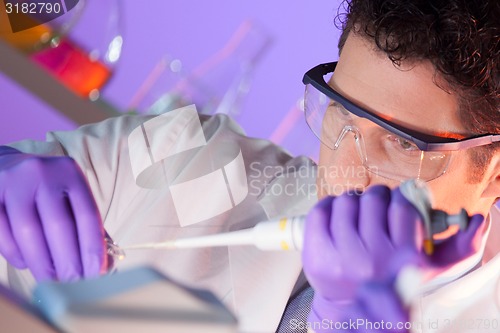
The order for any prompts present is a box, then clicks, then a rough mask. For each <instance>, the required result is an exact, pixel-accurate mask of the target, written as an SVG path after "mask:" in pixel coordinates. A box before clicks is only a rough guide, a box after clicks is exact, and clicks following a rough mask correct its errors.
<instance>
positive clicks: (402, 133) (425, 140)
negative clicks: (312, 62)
mask: <svg viewBox="0 0 500 333" xmlns="http://www.w3.org/2000/svg"><path fill="white" fill-rule="evenodd" d="M336 65H337V63H336V62H332V63H327V64H321V65H318V66H316V67H314V68H312V69H311V70H309V71H308V72H307V73H306V74H305V75H304V78H303V83H304V84H305V85H306V92H305V116H306V121H307V123H308V125H309V127H310V128H311V130H312V131H313V132H314V134H315V135H316V136H317V137H318V138H319V139H320V140H321V141H322V142H323V144H325V145H326V146H328V147H329V148H330V149H333V150H337V149H338V148H339V146H340V143H341V142H342V141H343V140H344V138H345V137H346V136H348V135H349V134H352V135H353V137H354V139H355V142H356V150H357V153H358V155H359V158H360V159H361V162H362V163H363V165H364V166H365V167H366V169H368V170H369V171H371V172H373V173H376V174H378V175H381V176H383V177H386V178H390V179H396V180H400V181H402V180H405V179H408V178H418V179H422V180H424V181H428V180H432V179H434V178H436V177H439V176H440V175H442V174H443V173H444V172H445V171H446V168H447V166H448V163H449V160H450V156H451V155H452V152H453V151H457V150H463V149H468V148H472V147H478V146H483V145H487V144H491V143H493V142H498V141H500V135H492V134H484V135H478V136H474V137H470V138H465V139H455V138H450V137H441V136H434V135H428V134H424V133H420V132H417V131H415V130H412V129H409V128H405V127H403V126H401V125H398V124H395V123H393V122H391V121H389V120H387V119H384V118H382V117H381V116H379V115H377V114H375V113H373V112H370V111H368V110H365V109H363V108H362V107H360V106H358V105H356V104H355V103H353V102H351V101H350V100H349V99H347V98H346V97H344V96H342V95H341V94H340V93H338V92H337V91H335V90H334V89H332V87H330V86H329V85H328V84H327V81H326V80H325V76H326V75H328V74H330V73H333V72H334V71H335V67H336ZM366 121H369V122H370V123H372V125H373V124H375V125H377V126H362V125H361V124H362V123H363V122H366ZM366 128H369V130H368V129H366Z"/></svg>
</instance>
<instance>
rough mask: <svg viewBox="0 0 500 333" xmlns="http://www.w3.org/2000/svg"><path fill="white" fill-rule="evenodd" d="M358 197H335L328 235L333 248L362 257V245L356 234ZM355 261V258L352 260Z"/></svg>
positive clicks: (351, 195)
mask: <svg viewBox="0 0 500 333" xmlns="http://www.w3.org/2000/svg"><path fill="white" fill-rule="evenodd" d="M358 218H359V196H358V195H356V194H354V193H344V194H342V195H341V196H339V197H336V198H335V200H334V201H333V204H332V218H331V222H330V233H331V237H332V239H333V243H334V245H335V248H336V249H337V250H338V251H339V252H340V253H344V254H346V255H347V254H348V253H349V254H350V255H354V256H355V255H362V254H364V253H365V249H364V245H363V243H362V242H361V239H360V237H359V233H358ZM353 260H356V258H353Z"/></svg>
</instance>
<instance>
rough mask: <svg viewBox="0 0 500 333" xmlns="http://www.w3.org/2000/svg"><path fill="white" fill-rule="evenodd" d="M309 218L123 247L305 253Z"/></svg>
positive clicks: (291, 219) (292, 218)
mask: <svg viewBox="0 0 500 333" xmlns="http://www.w3.org/2000/svg"><path fill="white" fill-rule="evenodd" d="M304 224H305V216H294V217H285V218H282V219H279V220H274V221H265V222H260V223H258V224H257V225H255V227H253V228H249V229H243V230H238V231H232V232H227V233H221V234H215V235H207V236H200V237H191V238H181V239H176V240H171V241H166V242H160V243H144V244H137V245H133V246H129V247H125V248H123V249H124V250H133V249H148V248H151V249H162V248H163V249H183V248H200V247H214V246H230V245H254V246H256V247H257V248H258V249H261V250H299V251H300V250H301V249H302V244H303V241H304Z"/></svg>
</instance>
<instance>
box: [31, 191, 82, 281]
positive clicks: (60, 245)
mask: <svg viewBox="0 0 500 333" xmlns="http://www.w3.org/2000/svg"><path fill="white" fill-rule="evenodd" d="M36 205H37V209H38V213H39V216H40V220H41V222H42V225H43V229H44V233H45V237H46V240H47V245H48V247H49V250H50V253H51V257H52V260H53V263H54V267H55V269H56V274H57V278H58V280H60V281H75V280H77V279H79V278H80V277H81V276H82V264H81V260H80V249H79V244H78V235H77V232H76V226H75V221H74V218H73V213H72V211H71V206H70V203H69V200H68V198H67V196H66V194H65V193H64V192H63V191H62V190H61V189H60V188H55V189H54V188H48V186H43V185H42V186H41V187H40V188H39V189H38V191H37V201H36Z"/></svg>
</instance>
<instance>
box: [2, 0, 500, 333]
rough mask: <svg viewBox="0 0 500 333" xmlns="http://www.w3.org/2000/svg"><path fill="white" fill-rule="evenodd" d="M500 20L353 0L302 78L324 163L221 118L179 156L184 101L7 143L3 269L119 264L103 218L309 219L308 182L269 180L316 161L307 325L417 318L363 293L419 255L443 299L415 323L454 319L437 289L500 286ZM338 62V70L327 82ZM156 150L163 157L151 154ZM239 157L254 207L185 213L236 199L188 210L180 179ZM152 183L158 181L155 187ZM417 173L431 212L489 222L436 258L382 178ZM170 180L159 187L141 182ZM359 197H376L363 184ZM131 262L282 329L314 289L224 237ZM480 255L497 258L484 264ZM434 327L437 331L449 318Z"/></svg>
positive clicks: (120, 237)
mask: <svg viewBox="0 0 500 333" xmlns="http://www.w3.org/2000/svg"><path fill="white" fill-rule="evenodd" d="M497 17H498V4H497V3H496V2H493V1H492V2H479V1H477V3H475V2H467V3H465V2H462V1H448V2H446V3H443V4H435V3H427V2H416V1H415V2H411V3H409V2H408V1H392V2H386V1H356V0H355V1H351V2H350V4H349V14H348V16H347V21H346V23H345V28H344V33H343V36H342V38H341V41H340V46H341V47H340V48H341V55H340V58H339V61H338V63H337V64H336V65H335V64H329V65H324V66H320V67H318V68H316V69H315V70H314V71H313V72H310V73H309V74H311V75H310V76H309V79H307V81H306V83H307V84H308V85H307V90H306V98H305V102H306V117H307V120H308V122H309V124H310V126H311V128H312V129H313V131H315V133H316V135H318V136H319V138H320V139H321V141H322V149H321V153H320V160H319V166H318V168H316V169H315V168H313V167H312V165H311V163H310V162H309V161H307V160H306V159H304V158H295V159H292V158H290V157H289V156H288V155H287V154H286V153H284V152H283V151H281V150H280V149H279V148H278V147H275V146H273V145H271V144H270V143H269V142H265V141H262V140H255V139H248V138H245V137H244V136H243V135H242V133H241V131H240V130H239V129H238V128H237V127H236V126H235V125H234V124H233V123H231V122H230V121H229V120H228V119H227V118H225V117H223V116H216V117H213V118H206V117H200V122H199V126H200V128H202V130H203V134H204V137H205V139H206V142H205V141H203V140H202V141H203V142H202V144H199V145H195V146H193V147H194V148H196V149H194V150H191V151H189V152H184V151H186V149H185V147H184V146H185V143H186V142H190V140H191V139H192V138H193V137H196V136H197V130H196V128H198V125H197V124H196V121H194V122H193V117H192V113H190V111H192V110H189V109H185V110H181V111H182V112H174V113H172V114H166V115H165V116H164V117H163V118H158V119H159V120H157V121H156V120H153V119H151V118H137V117H120V118H118V119H113V120H108V121H105V122H103V123H100V124H96V125H91V126H85V127H83V128H81V129H79V130H77V131H74V132H71V133H52V134H50V135H49V140H48V142H46V143H39V142H21V143H16V144H12V145H11V147H13V148H16V149H17V150H15V149H12V148H11V147H3V148H2V151H0V154H1V155H0V169H1V170H2V172H1V173H0V189H1V191H2V194H3V195H2V197H1V198H2V204H1V205H0V207H1V209H0V237H1V241H0V252H1V253H2V255H3V256H4V257H5V258H6V261H7V262H8V263H9V264H10V265H11V266H9V267H5V269H2V273H3V281H7V282H8V283H9V284H10V285H11V286H13V288H16V289H18V290H20V289H23V288H24V289H25V290H26V288H27V287H28V286H29V283H28V281H27V279H29V277H28V276H26V275H29V274H26V272H24V273H22V272H19V271H17V270H16V269H14V268H13V267H12V266H14V267H16V268H29V270H30V271H31V272H32V273H33V275H34V276H35V278H37V279H39V280H43V279H54V278H57V279H60V280H73V279H78V278H81V277H92V276H96V275H98V274H99V271H102V270H105V267H106V262H105V261H106V260H105V256H104V247H105V243H104V241H103V235H104V231H103V227H102V226H103V224H104V228H106V230H107V232H108V233H109V234H110V235H111V236H112V237H113V238H114V239H115V241H117V242H118V243H120V244H132V243H139V242H143V241H161V240H164V239H166V238H174V237H184V236H193V235H201V234H210V233H216V232H222V231H227V230H234V229H240V228H244V227H249V226H252V225H254V224H255V223H256V222H257V221H259V220H263V219H270V218H275V217H280V216H284V215H296V214H306V213H307V212H309V211H310V209H311V207H312V206H313V205H314V203H315V201H316V200H314V198H312V197H311V193H306V194H305V195H303V194H301V193H299V191H297V192H296V193H295V194H296V195H293V196H292V195H289V194H287V193H285V194H283V193H278V192H277V191H272V190H269V189H273V188H282V189H286V188H288V187H287V186H288V185H289V184H295V185H297V184H296V181H297V180H299V181H300V182H301V183H300V184H298V186H297V188H301V187H300V186H301V185H303V184H306V185H308V186H309V185H311V184H314V179H312V178H314V177H309V176H311V174H312V172H310V173H307V175H306V176H304V175H303V174H301V172H300V171H301V170H303V169H304V168H305V170H315V171H314V172H317V177H316V184H317V188H318V193H319V197H320V198H324V199H323V200H321V201H320V202H319V203H318V204H317V205H316V206H315V207H314V208H313V209H312V210H311V211H310V214H309V215H308V219H307V224H306V225H307V228H306V235H305V242H304V252H303V255H302V261H303V264H304V271H305V273H306V275H307V278H308V280H309V282H310V284H311V285H312V287H313V288H314V289H315V294H314V300H313V303H312V311H311V314H310V316H309V320H310V324H311V325H310V326H311V328H312V329H313V330H316V331H320V330H333V329H335V327H333V328H332V327H331V326H328V325H327V327H322V326H321V325H320V326H318V325H314V323H318V322H322V321H323V319H327V320H330V321H332V322H340V321H342V320H345V319H347V318H360V314H362V315H365V314H366V315H367V316H368V315H369V316H370V317H371V318H375V319H377V318H379V319H380V318H381V319H384V317H383V316H384V315H390V314H391V313H392V314H395V313H396V312H398V311H399V312H398V314H401V313H403V314H404V311H401V310H402V309H401V306H400V305H399V303H398V302H399V301H398V300H397V298H394V297H392V298H391V302H390V303H391V304H392V305H394V306H393V309H394V310H393V311H392V312H391V313H385V314H384V313H383V314H382V316H380V314H377V313H375V312H374V310H377V307H376V306H373V304H372V306H365V305H366V304H367V302H365V301H366V300H367V299H370V297H371V296H373V293H372V294H370V293H369V295H371V296H369V297H365V296H363V294H362V293H361V295H360V294H359V293H360V290H361V291H362V290H366V289H364V288H365V287H366V286H367V285H368V286H370V281H373V280H377V281H378V280H382V281H387V280H388V279H389V287H388V288H385V289H384V288H383V290H384V293H383V295H389V296H394V295H393V291H392V287H391V286H392V284H391V283H392V279H393V275H394V274H396V273H397V272H398V271H399V268H400V267H401V266H403V265H404V264H406V263H407V262H411V263H413V262H415V261H416V262H422V261H424V262H425V264H421V265H424V266H425V267H429V266H431V265H432V266H438V267H441V268H446V269H445V270H444V271H442V272H440V274H439V275H438V276H437V277H435V278H434V279H433V280H431V282H430V283H429V284H428V285H427V288H428V289H427V290H426V292H428V293H430V294H429V296H427V297H425V298H423V299H422V301H421V304H422V305H423V306H422V307H421V309H416V310H421V311H420V312H421V314H418V313H417V314H416V315H415V316H420V317H418V318H419V320H421V321H422V322H424V321H425V320H435V319H436V318H437V319H438V320H439V319H442V320H449V321H450V322H451V321H452V320H454V319H455V318H457V317H458V316H461V315H463V313H465V311H466V309H467V307H466V306H465V305H464V304H465V303H466V300H464V301H463V302H458V304H457V306H456V307H452V308H453V309H455V310H456V311H455V312H453V311H452V310H449V309H448V308H445V307H442V306H441V304H440V302H439V300H440V299H445V298H444V297H445V296H448V295H449V294H452V292H451V291H450V286H451V287H453V286H454V285H460V286H461V287H462V281H467V280H466V279H468V278H472V280H474V279H481V278H484V276H483V275H481V274H482V273H483V272H485V273H487V274H488V276H489V277H491V279H492V280H493V281H498V276H500V272H498V269H497V270H496V271H495V268H496V267H498V266H499V264H498V260H499V259H498V258H499V257H498V256H496V257H495V255H496V254H497V253H498V251H499V249H498V248H495V245H496V244H498V242H496V243H495V242H494V240H495V238H494V237H497V236H496V235H498V234H499V233H498V232H497V231H496V230H498V225H497V223H498V219H497V218H495V214H496V212H495V211H494V208H493V210H492V211H491V213H490V209H492V206H493V204H494V203H495V201H496V198H497V197H498V196H499V193H500V168H499V166H498V163H499V161H500V154H499V153H498V151H497V145H496V144H494V143H492V141H495V140H497V141H498V136H495V135H496V134H498V133H499V131H498V124H499V120H500V115H499V113H498V52H499V51H498V30H499V28H498V22H497V19H496V18H497ZM329 72H333V75H332V77H331V79H330V80H329V81H328V82H322V81H321V79H322V78H323V74H327V73H329ZM314 73H316V74H314ZM318 73H319V74H318ZM318 89H319V90H318ZM332 91H333V92H332ZM325 95H326V96H327V98H325V97H324V96H325ZM325 102H326V103H325ZM155 119H156V118H155ZM151 121H156V122H154V123H152V122H151ZM153 127H154V131H153V129H152V128H153ZM137 129H138V130H139V131H138V132H134V131H137ZM186 129H189V130H186ZM133 133H140V135H139V137H141V135H143V136H144V137H143V139H144V141H145V142H147V145H145V146H147V147H148V149H147V150H145V151H146V153H144V151H141V150H140V148H134V147H136V146H140V147H142V146H141V145H139V144H137V145H136V142H137V141H136V140H131V139H130V138H131V135H133ZM486 134H491V135H492V136H491V137H490V136H488V135H486ZM471 137H479V138H478V139H470V138H471ZM126 138H128V139H129V140H128V141H127V140H126ZM141 140H142V139H141ZM157 142H161V143H162V145H160V146H162V147H163V146H167V148H165V150H166V152H163V151H162V154H160V153H158V152H157V151H155V150H154V149H155V148H154V147H155V145H156V144H157ZM151 147H153V148H151ZM181 148H182V149H181ZM160 150H161V149H160ZM20 151H22V152H23V153H20ZM181 152H182V154H181ZM148 153H150V154H148ZM156 153H158V154H157V155H158V156H157V155H156ZM240 153H241V155H240ZM179 154H180V155H179ZM160 155H161V156H160ZM61 156H62V157H61ZM66 156H70V157H71V158H68V157H66ZM144 156H147V157H146V160H147V159H148V158H150V159H151V161H149V162H144ZM238 156H242V159H243V160H244V162H245V165H246V168H244V170H241V169H239V173H238V172H236V173H237V174H239V176H241V175H243V174H244V175H245V176H246V179H247V181H248V184H247V185H248V186H247V190H248V191H247V196H246V197H245V198H244V200H243V201H241V202H240V201H238V200H235V198H234V196H232V201H231V200H230V201H229V202H230V203H233V205H232V206H233V207H234V208H232V209H229V210H226V211H222V212H221V213H220V214H217V215H210V217H209V218H207V219H205V220H200V221H195V222H193V221H194V220H192V221H191V222H189V223H186V222H183V221H184V215H183V214H184V213H181V212H185V211H188V212H189V211H190V210H191V212H192V211H197V210H201V209H203V208H204V207H205V206H210V205H217V203H218V202H220V201H221V200H222V198H225V197H226V196H227V193H226V192H224V191H220V190H219V191H212V190H211V188H210V187H208V188H199V190H198V191H196V192H197V193H193V192H191V196H186V195H185V196H184V201H183V206H182V205H181V206H182V207H181V206H179V205H178V202H177V201H176V199H175V198H176V190H178V189H179V185H182V184H185V183H186V182H188V181H191V180H193V179H195V178H196V177H200V176H202V175H206V174H212V173H214V172H218V170H224V171H221V172H222V173H223V174H224V175H225V177H226V179H227V183H228V184H229V183H231V179H232V178H231V177H229V178H228V175H230V174H231V173H230V172H229V173H228V172H227V169H226V166H228V165H234V163H233V164H231V163H232V162H233V161H237V160H238ZM156 157H161V158H156ZM207 161H209V162H207ZM75 162H76V163H75ZM207 165H208V166H207ZM151 167H153V168H158V170H165V177H164V178H165V179H164V180H163V181H160V180H159V178H158V179H157V178H156V176H155V175H156V173H155V170H153V171H151V169H150V168H151ZM204 168H205V169H204ZM207 168H208V169H207ZM80 170H82V171H83V172H81V171H80ZM137 170H139V171H137ZM156 171H157V170H156ZM314 176H316V174H314ZM141 177H142V178H141ZM144 177H146V178H148V177H149V181H144V182H143V181H142V180H143V178H144ZM236 178H238V177H236ZM409 178H420V179H422V180H424V181H426V182H427V184H428V186H429V187H430V189H431V191H432V196H433V202H434V205H435V207H436V208H439V209H442V210H444V211H446V212H448V213H450V214H454V213H457V212H458V210H459V209H460V208H466V209H467V211H468V212H469V214H470V215H472V214H480V215H483V216H489V218H488V219H487V221H486V223H484V224H482V223H481V220H482V219H481V218H478V217H475V218H473V219H472V220H471V223H470V225H469V227H468V228H467V230H465V231H463V232H459V233H457V234H456V235H455V236H453V237H449V238H447V239H446V241H444V242H443V243H442V244H438V245H436V248H435V251H434V255H433V256H431V257H430V258H426V257H425V255H423V254H422V250H421V244H422V242H421V238H420V237H419V236H418V234H419V230H420V228H421V227H420V224H419V222H418V221H419V216H418V214H417V213H416V211H415V209H414V208H413V207H412V206H411V205H409V204H408V202H407V201H406V200H405V199H404V198H403V197H402V196H401V194H400V193H399V191H398V190H397V189H395V190H392V191H390V190H389V189H388V188H387V187H386V186H388V187H390V188H394V187H396V186H397V185H399V183H400V182H401V181H402V180H405V179H409ZM160 183H161V184H163V185H162V186H157V187H156V188H155V189H151V188H145V187H148V186H149V187H155V185H158V184H160ZM87 184H88V186H89V187H90V191H89V190H88V188H87ZM141 184H142V185H141ZM144 184H147V186H145V185H144ZM211 184H213V183H211ZM240 185H241V183H240ZM373 185H379V186H373ZM382 185H384V186H382ZM229 187H231V186H230V185H229ZM360 190H363V191H365V193H364V194H362V195H360V194H359V192H360ZM345 191H347V193H344V192H345ZM203 192H206V193H209V194H210V197H208V196H207V200H208V199H209V198H210V199H212V200H211V201H210V202H209V203H208V202H196V203H193V198H194V197H195V194H196V195H201V194H200V193H203ZM353 192H354V193H353ZM245 193H246V192H245ZM342 193H344V194H342ZM231 194H234V193H233V192H231ZM327 195H336V196H337V197H335V198H334V197H328V196H327ZM230 196H231V195H230ZM94 199H95V201H94ZM236 202H240V203H238V204H236ZM197 207H198V208H197ZM476 216H479V215H476ZM101 220H102V221H103V223H102V222H101ZM448 236H449V235H447V236H446V237H448ZM401 254H402V255H401ZM471 254H473V255H472V256H470V255H471ZM127 256H128V258H127V259H126V260H125V261H124V263H123V264H124V266H129V265H130V266H131V265H135V264H144V263H150V264H153V265H155V266H158V267H160V268H161V269H162V270H164V271H165V272H166V273H167V274H168V275H172V276H174V277H175V278H178V279H181V280H183V281H187V282H190V283H193V284H195V285H197V286H203V287H206V288H208V289H210V290H212V291H213V292H214V293H215V294H216V295H217V296H218V297H219V298H221V299H222V300H223V301H224V302H225V303H226V304H227V305H228V306H229V307H230V308H231V309H232V310H233V311H235V312H236V314H237V315H238V316H239V318H240V323H241V329H242V330H243V331H248V332H260V331H270V330H273V329H275V328H276V327H277V325H278V323H279V321H280V317H281V315H282V313H283V311H284V308H285V306H286V303H287V299H288V297H289V296H290V293H292V294H293V296H292V298H291V301H290V304H289V306H288V308H287V309H286V310H285V317H283V321H282V322H281V326H280V329H281V328H284V326H287V325H288V324H289V323H287V322H286V319H285V318H289V317H287V312H288V310H289V309H290V308H291V305H292V303H293V301H294V300H295V299H298V298H300V295H301V293H299V292H300V291H301V290H306V289H304V281H303V279H301V278H300V276H299V273H300V271H301V263H300V257H299V256H297V255H296V254H286V253H262V252H259V251H257V250H253V249H247V248H239V247H228V248H222V249H205V250H191V251H184V252H182V251H181V252H178V251H174V252H172V251H171V252H167V251H163V252H152V253H149V252H147V253H128V254H127ZM464 258H466V259H464ZM481 258H482V262H484V267H480V268H478V267H479V266H480V262H481ZM398 261H401V262H398ZM451 264H453V265H452V266H451V267H450V265H451ZM475 268H477V269H476V270H475V271H474V272H473V273H470V274H468V275H466V276H465V277H463V278H461V279H458V278H459V277H461V276H462V275H464V274H466V273H468V272H470V271H472V270H473V269H475ZM388 272H389V273H388ZM457 279H458V280H457ZM454 280H457V281H455V282H452V281H454ZM474 283H475V281H467V285H474ZM384 286H386V284H384ZM443 286H444V287H443ZM495 286H496V284H494V283H493V284H492V286H491V288H490V289H487V293H488V294H489V296H488V297H489V298H488V297H483V298H481V301H480V302H479V301H478V303H477V304H479V303H481V304H482V306H484V309H486V311H485V313H486V314H487V317H488V318H482V319H484V320H490V321H492V320H493V319H494V318H498V310H496V311H497V313H495V306H494V304H495V303H494V299H493V298H492V294H493V292H492V290H493V288H495ZM368 289H370V288H368ZM377 290H378V289H377ZM375 294H376V295H379V296H380V294H377V292H375ZM297 295H298V296H297ZM379 296H377V297H379ZM380 297H383V296H380ZM363 302H364V303H363ZM448 310H449V311H448ZM432 313H434V314H435V315H436V316H437V317H433V316H430V315H429V314H432ZM495 315H497V317H492V316H495ZM443 316H444V317H443ZM403 317H404V316H395V317H394V318H403ZM292 318H293V315H292ZM391 318H392V317H391ZM438 324H439V325H441V326H440V327H436V328H435V327H425V329H427V330H428V331H432V330H435V329H441V328H443V327H442V325H443V324H442V323H438ZM439 325H438V326H439ZM429 326H430V325H429ZM289 328H290V329H293V328H291V327H289ZM347 329H350V328H347ZM356 329H358V330H360V331H362V330H363V329H364V328H356ZM457 331H460V330H454V332H457Z"/></svg>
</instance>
